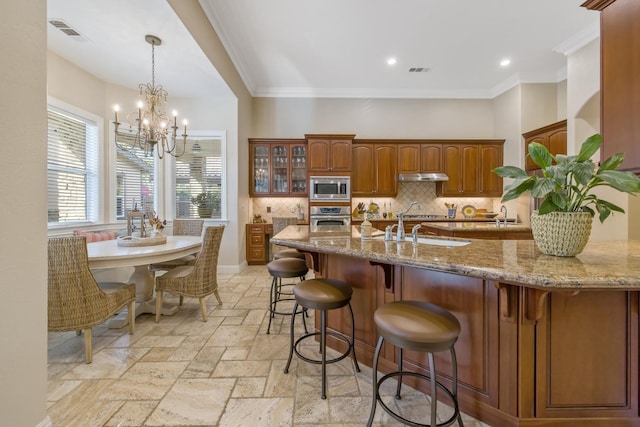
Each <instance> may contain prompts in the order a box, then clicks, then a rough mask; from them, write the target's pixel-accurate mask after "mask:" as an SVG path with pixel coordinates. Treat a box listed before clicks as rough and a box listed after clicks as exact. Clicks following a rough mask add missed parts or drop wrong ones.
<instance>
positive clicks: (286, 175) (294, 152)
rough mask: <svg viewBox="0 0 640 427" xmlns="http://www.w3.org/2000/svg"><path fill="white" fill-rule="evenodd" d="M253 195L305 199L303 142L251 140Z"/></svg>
mask: <svg viewBox="0 0 640 427" xmlns="http://www.w3.org/2000/svg"><path fill="white" fill-rule="evenodd" d="M249 152H250V159H249V162H250V171H249V173H250V195H251V196H253V197H256V196H292V195H295V196H306V195H307V145H306V141H305V140H304V139H257V138H251V139H249Z"/></svg>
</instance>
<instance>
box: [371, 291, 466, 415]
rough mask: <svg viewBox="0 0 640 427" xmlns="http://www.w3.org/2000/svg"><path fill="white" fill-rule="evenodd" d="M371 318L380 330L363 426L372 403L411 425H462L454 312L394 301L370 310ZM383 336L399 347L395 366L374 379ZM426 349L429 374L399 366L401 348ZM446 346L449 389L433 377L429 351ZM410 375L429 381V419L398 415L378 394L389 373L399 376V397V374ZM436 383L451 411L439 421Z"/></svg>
mask: <svg viewBox="0 0 640 427" xmlns="http://www.w3.org/2000/svg"><path fill="white" fill-rule="evenodd" d="M374 321H375V323H376V327H377V329H378V333H379V334H380V338H379V339H378V345H377V347H376V351H375V354H374V356H373V368H372V369H373V403H372V405H371V413H370V414H369V421H368V422H367V426H371V423H373V417H374V415H375V413H376V404H377V402H380V406H382V408H383V409H384V410H385V411H386V412H387V413H388V414H389V415H391V416H392V417H393V418H395V419H396V420H398V421H400V422H402V423H404V424H409V425H412V426H426V427H435V426H438V427H443V426H448V425H451V424H453V423H454V422H455V421H456V420H457V421H458V424H459V425H460V426H462V425H463V424H462V417H461V416H460V408H459V407H458V394H457V393H458V392H457V382H458V367H457V362H456V352H455V350H454V348H453V346H454V344H455V343H456V341H457V340H458V336H459V335H460V322H458V319H456V318H455V316H454V315H453V314H451V313H449V312H448V311H447V310H444V309H443V308H441V307H438V306H437V305H434V304H430V303H427V302H422V301H396V302H391V303H388V304H385V305H383V306H381V307H379V308H378V309H377V310H376V312H375V314H374ZM384 340H387V341H389V342H390V343H392V344H393V345H395V346H396V347H398V349H399V355H398V370H397V371H396V372H391V373H389V374H387V375H384V376H383V377H382V378H380V380H378V378H377V377H378V356H379V355H380V349H381V348H382V343H383V342H384ZM403 349H407V350H414V351H421V352H427V353H428V357H429V367H430V370H431V372H430V374H431V375H430V376H427V375H422V374H418V373H415V372H409V371H403V370H402V350H403ZM446 350H449V351H450V353H451V365H452V370H453V378H452V386H451V390H448V389H447V388H446V387H445V386H444V385H443V384H442V383H440V382H439V381H437V379H436V368H435V363H434V357H433V353H436V352H441V351H446ZM403 376H412V377H418V378H422V379H424V380H428V381H430V383H431V423H430V424H419V423H417V422H414V421H411V420H408V419H406V418H403V417H401V416H400V415H399V414H397V413H395V412H393V411H392V410H391V409H390V408H389V407H388V406H387V405H385V403H384V402H383V401H382V399H381V398H380V394H379V390H380V387H381V386H382V383H383V382H385V381H386V380H388V379H389V378H391V377H399V378H398V385H397V389H396V399H400V388H401V386H402V377H403ZM438 387H440V389H442V390H443V391H444V392H445V393H446V394H447V395H448V396H449V397H450V398H451V400H452V401H453V406H454V412H453V415H452V416H451V417H450V418H449V419H448V420H446V421H445V422H443V423H440V424H437V419H436V415H437V403H438V395H437V388H438Z"/></svg>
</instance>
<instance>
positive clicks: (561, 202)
mask: <svg viewBox="0 0 640 427" xmlns="http://www.w3.org/2000/svg"><path fill="white" fill-rule="evenodd" d="M548 199H549V200H551V202H553V204H554V205H555V206H557V207H558V209H557V210H559V211H565V212H566V211H567V195H566V194H565V193H564V192H560V193H558V192H555V193H549V196H548Z"/></svg>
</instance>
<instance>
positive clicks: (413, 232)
mask: <svg viewBox="0 0 640 427" xmlns="http://www.w3.org/2000/svg"><path fill="white" fill-rule="evenodd" d="M419 228H422V225H421V224H416V225H414V226H413V228H412V229H411V236H413V243H418V229H419Z"/></svg>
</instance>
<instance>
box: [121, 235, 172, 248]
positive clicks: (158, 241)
mask: <svg viewBox="0 0 640 427" xmlns="http://www.w3.org/2000/svg"><path fill="white" fill-rule="evenodd" d="M165 243H167V236H165V235H164V234H161V235H159V236H153V237H131V236H121V237H118V246H153V245H164V244H165Z"/></svg>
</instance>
